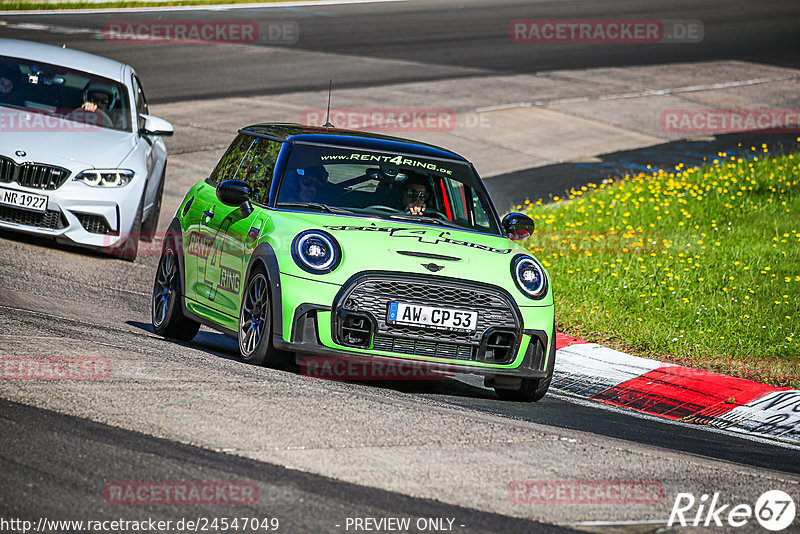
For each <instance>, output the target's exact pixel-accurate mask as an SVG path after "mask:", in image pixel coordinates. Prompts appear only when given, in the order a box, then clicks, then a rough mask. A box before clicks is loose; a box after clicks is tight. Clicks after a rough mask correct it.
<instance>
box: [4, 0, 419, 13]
mask: <svg viewBox="0 0 800 534" xmlns="http://www.w3.org/2000/svg"><path fill="white" fill-rule="evenodd" d="M407 1H408V0H309V1H306V2H270V3H268V4H259V3H253V4H214V5H210V4H209V5H194V6H163V7H150V6H148V7H111V8H94V9H92V8H86V9H46V10H40V9H37V10H29V11H0V15H2V16H9V15H26V16H31V15H88V14H97V13H101V14H102V13H158V12H165V11H233V10H238V9H275V8H287V7H318V6H338V5H347V4H382V3H387V2H407Z"/></svg>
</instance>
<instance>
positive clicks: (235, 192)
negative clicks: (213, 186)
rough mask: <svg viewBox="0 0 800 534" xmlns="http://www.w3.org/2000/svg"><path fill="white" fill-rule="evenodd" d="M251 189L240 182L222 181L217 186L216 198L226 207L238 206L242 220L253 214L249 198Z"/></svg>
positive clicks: (245, 183)
mask: <svg viewBox="0 0 800 534" xmlns="http://www.w3.org/2000/svg"><path fill="white" fill-rule="evenodd" d="M252 195H253V189H252V188H251V187H250V186H249V185H247V182H243V181H241V180H224V181H222V182H221V183H220V184H219V185H218V186H217V198H218V199H219V201H220V202H222V203H223V204H225V205H226V206H239V212H240V213H241V214H242V217H243V218H246V217H248V216H249V215H250V214H251V213H253V206H252V205H251V204H250V197H251V196H252Z"/></svg>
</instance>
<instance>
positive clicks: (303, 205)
mask: <svg viewBox="0 0 800 534" xmlns="http://www.w3.org/2000/svg"><path fill="white" fill-rule="evenodd" d="M277 205H278V207H279V208H312V209H316V210H319V211H324V212H326V213H346V214H351V213H353V212H352V211H349V210H344V209H341V208H332V207H330V206H328V205H327V204H318V203H316V202H278V204H277Z"/></svg>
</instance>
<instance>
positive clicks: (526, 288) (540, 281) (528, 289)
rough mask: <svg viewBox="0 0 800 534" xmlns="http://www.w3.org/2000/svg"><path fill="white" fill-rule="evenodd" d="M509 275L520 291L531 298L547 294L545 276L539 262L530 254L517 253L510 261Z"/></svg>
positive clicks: (538, 297)
mask: <svg viewBox="0 0 800 534" xmlns="http://www.w3.org/2000/svg"><path fill="white" fill-rule="evenodd" d="M511 276H512V277H513V278H514V282H516V284H517V287H518V288H519V290H520V291H522V292H523V293H525V294H526V295H528V296H529V297H530V298H532V299H540V298H542V297H544V296H545V294H547V277H546V276H545V274H544V269H543V268H542V266H541V265H539V262H538V261H536V260H534V259H533V258H531V257H530V256H524V255H519V256H517V257H516V258H514V260H513V261H512V262H511Z"/></svg>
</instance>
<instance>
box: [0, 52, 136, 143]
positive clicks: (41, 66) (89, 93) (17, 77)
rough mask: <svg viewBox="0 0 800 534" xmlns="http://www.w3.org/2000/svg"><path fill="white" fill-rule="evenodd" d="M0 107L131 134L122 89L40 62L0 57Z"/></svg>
mask: <svg viewBox="0 0 800 534" xmlns="http://www.w3.org/2000/svg"><path fill="white" fill-rule="evenodd" d="M0 106H5V107H12V108H16V109H24V110H27V111H31V112H34V113H38V114H44V115H49V116H55V117H61V118H64V119H68V120H71V121H75V122H79V123H83V124H88V125H92V126H96V127H101V128H111V129H114V130H124V131H132V130H131V111H130V110H131V108H130V104H129V100H128V92H127V90H126V88H125V86H124V85H122V84H121V83H119V82H115V81H113V80H109V79H108V78H102V77H100V76H95V75H94V74H90V73H88V72H82V71H78V70H73V69H69V68H66V67H60V66H58V65H50V64H49V63H42V62H41V61H32V60H28V59H17V58H12V57H7V56H0Z"/></svg>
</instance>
